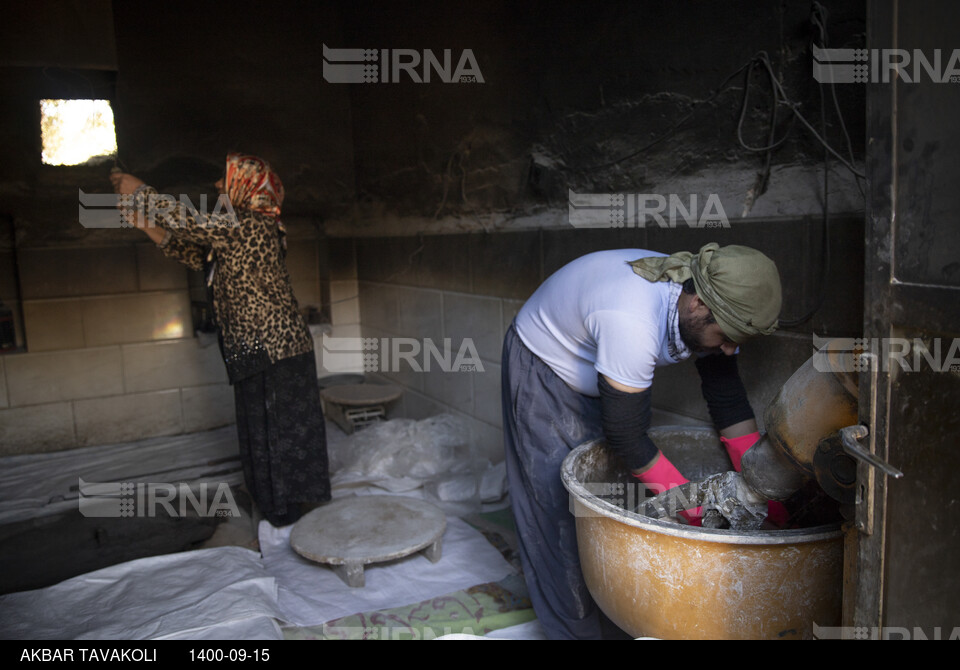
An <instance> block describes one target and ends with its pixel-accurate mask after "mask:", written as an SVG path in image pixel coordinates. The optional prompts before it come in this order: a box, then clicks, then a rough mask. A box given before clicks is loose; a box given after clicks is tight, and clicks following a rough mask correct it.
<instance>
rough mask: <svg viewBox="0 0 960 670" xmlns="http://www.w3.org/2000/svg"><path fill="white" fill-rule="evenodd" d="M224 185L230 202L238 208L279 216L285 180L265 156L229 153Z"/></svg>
mask: <svg viewBox="0 0 960 670" xmlns="http://www.w3.org/2000/svg"><path fill="white" fill-rule="evenodd" d="M223 183H224V188H225V189H226V191H227V196H228V197H229V198H230V204H232V205H233V206H234V207H236V208H238V209H250V210H253V211H254V212H262V213H263V214H269V215H271V216H273V217H274V218H277V217H279V216H280V205H282V204H283V183H282V182H281V181H280V177H278V176H277V173H276V172H274V171H273V170H272V169H271V168H270V164H269V163H267V161H265V160H263V159H262V158H257V157H256V156H247V155H244V154H238V153H233V154H227V171H226V174H225V176H224V181H223Z"/></svg>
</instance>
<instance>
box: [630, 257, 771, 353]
mask: <svg viewBox="0 0 960 670" xmlns="http://www.w3.org/2000/svg"><path fill="white" fill-rule="evenodd" d="M630 266H631V267H632V268H633V271H634V272H636V273H637V274H638V275H640V276H641V277H643V278H644V279H646V280H647V281H652V282H658V281H674V282H677V283H678V284H682V283H683V282H685V281H686V280H688V279H691V278H692V279H693V283H694V285H695V286H696V288H697V295H698V296H700V299H701V300H703V302H704V303H705V304H706V305H707V307H709V308H710V310H711V311H712V312H713V316H714V318H715V319H716V320H717V323H718V324H719V325H720V327H721V328H722V329H723V332H724V333H725V334H726V336H727V337H729V338H730V339H731V340H733V341H734V342H736V343H738V344H740V343H742V342H744V341H746V340H749V339H750V338H751V337H754V336H756V335H761V334H762V335H769V334H770V333H772V332H773V331H774V330H776V329H777V316H779V314H780V300H781V296H780V275H779V273H778V272H777V266H776V265H775V264H774V262H773V261H772V260H770V259H769V258H767V257H766V256H764V255H763V254H762V253H760V252H759V251H757V250H756V249H751V248H750V247H741V246H737V245H730V246H727V247H722V248H721V247H720V245H718V244H716V243H715V242H711V243H710V244H707V245H706V246H704V247H703V248H702V249H700V252H699V253H697V254H693V253H690V252H689V251H681V252H679V253H676V254H673V255H671V256H656V257H650V258H640V259H638V260H635V261H632V262H631V263H630Z"/></svg>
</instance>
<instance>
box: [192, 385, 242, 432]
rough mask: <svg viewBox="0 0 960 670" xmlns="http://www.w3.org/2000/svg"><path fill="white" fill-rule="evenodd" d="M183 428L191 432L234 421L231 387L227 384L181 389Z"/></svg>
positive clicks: (234, 411) (234, 409)
mask: <svg viewBox="0 0 960 670" xmlns="http://www.w3.org/2000/svg"><path fill="white" fill-rule="evenodd" d="M181 402H182V404H183V430H184V431H185V432H187V433H192V432H195V431H200V430H210V429H211V428H219V427H220V426H228V425H230V424H232V423H236V421H237V418H236V404H235V402H234V395H233V387H232V386H230V385H229V384H214V385H211V386H195V387H193V388H185V389H182V392H181Z"/></svg>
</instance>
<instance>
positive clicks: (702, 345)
mask: <svg viewBox="0 0 960 670" xmlns="http://www.w3.org/2000/svg"><path fill="white" fill-rule="evenodd" d="M700 307H701V308H702V309H691V310H681V312H680V315H679V326H680V339H682V340H683V343H684V344H686V345H687V348H688V349H690V351H692V352H694V353H697V354H719V353H721V352H722V353H724V354H726V355H727V356H732V355H733V354H735V353H736V351H737V346H738V345H737V343H736V342H733V341H731V340H730V339H729V338H727V336H726V334H725V333H724V332H723V329H722V328H721V327H720V324H718V323H717V322H715V321H712V319H711V315H710V310H709V309H708V308H707V307H706V305H703V303H700Z"/></svg>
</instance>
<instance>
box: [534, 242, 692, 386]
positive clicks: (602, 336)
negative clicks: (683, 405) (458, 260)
mask: <svg viewBox="0 0 960 670" xmlns="http://www.w3.org/2000/svg"><path fill="white" fill-rule="evenodd" d="M664 255H665V254H661V253H657V252H654V251H647V250H645V249H617V250H612V251H598V252H595V253H592V254H587V255H586V256H582V257H581V258H578V259H577V260H575V261H573V262H571V263H568V264H567V265H565V266H564V267H562V268H560V269H559V270H557V272H555V273H554V274H553V275H551V276H550V278H549V279H547V280H546V281H545V282H544V283H543V284H542V285H541V286H540V288H538V289H537V290H536V292H535V293H534V294H533V295H532V296H531V297H530V299H529V300H528V301H527V302H526V304H525V305H524V306H523V307H522V308H521V310H520V312H519V313H518V314H517V319H516V328H517V334H518V335H519V336H520V339H521V340H522V341H523V343H524V344H525V345H527V348H529V349H530V351H532V352H533V353H534V354H536V355H537V356H538V357H539V358H540V359H541V360H542V361H543V362H544V363H546V364H547V365H549V366H550V368H551V369H552V370H553V371H554V372H556V373H557V375H558V376H559V377H560V378H561V379H562V380H563V381H565V382H566V383H567V384H568V385H570V387H571V388H573V389H574V390H576V391H578V392H580V393H583V394H585V395H588V396H594V397H596V396H599V395H600V392H599V391H598V390H597V373H598V372H599V373H601V374H603V375H604V376H606V377H608V378H609V379H613V380H614V381H618V382H620V383H621V384H625V385H627V386H631V387H634V388H648V387H649V386H650V385H651V384H652V383H653V372H654V368H656V367H657V366H659V365H668V364H671V363H677V362H679V361H680V360H682V359H683V358H685V357H687V356H689V353H688V352H684V353H683V354H680V356H681V357H680V358H673V357H671V356H670V354H669V349H668V346H669V332H670V327H671V324H670V323H669V320H668V315H671V314H672V315H673V316H674V317H675V315H676V310H675V309H674V310H671V302H672V303H673V306H674V307H675V305H676V300H677V298H678V297H679V295H680V285H679V284H675V283H673V282H668V281H664V282H650V281H647V280H646V279H644V278H643V277H641V276H639V275H637V274H636V273H635V272H634V271H633V268H632V267H630V265H628V262H629V261H633V260H636V259H638V258H643V257H646V256H664Z"/></svg>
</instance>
